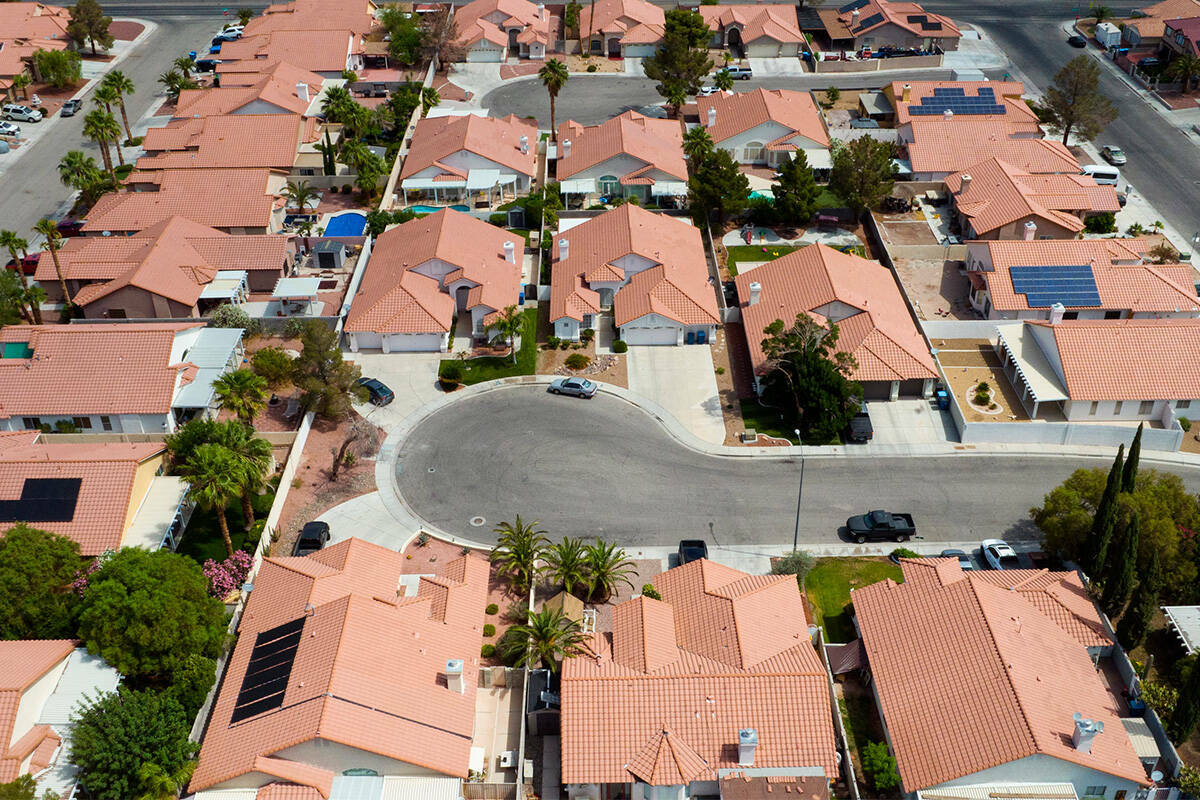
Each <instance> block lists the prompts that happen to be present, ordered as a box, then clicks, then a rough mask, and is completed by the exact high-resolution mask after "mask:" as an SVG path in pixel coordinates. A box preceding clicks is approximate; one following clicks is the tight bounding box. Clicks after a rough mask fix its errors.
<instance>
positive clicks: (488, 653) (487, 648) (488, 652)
mask: <svg viewBox="0 0 1200 800" xmlns="http://www.w3.org/2000/svg"><path fill="white" fill-rule="evenodd" d="M479 655H481V656H483V657H484V658H491V657H492V656H494V655H496V645H494V644H485V645H484V646H483V647H481V648H479Z"/></svg>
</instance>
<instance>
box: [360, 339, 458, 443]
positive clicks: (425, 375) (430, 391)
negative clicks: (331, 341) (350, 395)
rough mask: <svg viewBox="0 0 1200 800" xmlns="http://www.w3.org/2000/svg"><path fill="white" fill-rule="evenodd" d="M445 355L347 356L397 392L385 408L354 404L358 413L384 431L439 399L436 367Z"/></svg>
mask: <svg viewBox="0 0 1200 800" xmlns="http://www.w3.org/2000/svg"><path fill="white" fill-rule="evenodd" d="M445 357H446V354H445V353H346V354H345V359H346V360H347V361H353V362H354V363H356V364H358V365H359V366H360V367H362V374H363V375H364V376H366V377H368V378H378V379H379V380H381V381H383V382H384V383H385V384H387V386H388V388H390V389H391V390H392V391H393V392H395V393H396V399H395V400H393V401H392V402H391V403H389V404H388V405H386V406H373V405H371V404H370V403H362V404H357V405H355V406H354V407H355V409H356V410H357V411H358V413H360V414H362V415H363V416H364V417H366V418H367V419H369V420H370V421H371V422H373V423H374V424H375V425H377V426H379V427H380V428H382V429H383V430H384V431H390V430H391V429H392V427H393V426H394V425H396V424H397V423H398V422H400V420H402V419H404V418H405V417H407V416H408V415H409V414H411V413H412V412H414V411H416V410H417V409H418V408H420V407H421V406H423V405H425V404H426V403H428V402H430V401H431V400H434V399H436V398H438V397H440V396H441V395H442V394H443V392H442V390H441V389H439V388H438V385H437V374H438V364H439V363H440V362H441V361H442V359H443V358H445Z"/></svg>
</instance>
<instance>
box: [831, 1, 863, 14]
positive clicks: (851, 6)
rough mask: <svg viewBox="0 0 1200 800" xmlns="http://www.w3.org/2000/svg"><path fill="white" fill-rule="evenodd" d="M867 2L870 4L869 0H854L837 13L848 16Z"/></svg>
mask: <svg viewBox="0 0 1200 800" xmlns="http://www.w3.org/2000/svg"><path fill="white" fill-rule="evenodd" d="M869 2H870V0H854V1H853V2H851V3H846V5H844V6H842V7H841V8H839V9H838V13H839V14H849V13H850V12H851V11H857V10H858V9H860V8H862V7H863V6H865V5H866V4H867V3H869Z"/></svg>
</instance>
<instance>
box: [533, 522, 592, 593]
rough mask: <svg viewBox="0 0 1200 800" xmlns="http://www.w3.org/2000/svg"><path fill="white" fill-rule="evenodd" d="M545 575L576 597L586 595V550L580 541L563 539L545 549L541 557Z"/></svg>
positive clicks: (569, 538) (587, 578)
mask: <svg viewBox="0 0 1200 800" xmlns="http://www.w3.org/2000/svg"><path fill="white" fill-rule="evenodd" d="M542 559H543V560H544V561H545V562H546V575H547V576H548V577H549V578H550V580H552V581H553V582H554V583H557V584H560V585H561V586H562V587H563V589H565V590H567V591H568V592H570V593H571V594H573V595H575V596H576V597H580V598H583V597H586V596H587V594H588V580H589V577H590V576H589V574H588V562H587V550H586V548H585V547H584V545H583V541H582V540H581V539H572V538H571V537H569V536H568V537H566V538H564V539H563V540H562V541H561V542H558V543H557V544H552V545H550V546H549V547H547V548H546V550H545V552H544V553H543V555H542Z"/></svg>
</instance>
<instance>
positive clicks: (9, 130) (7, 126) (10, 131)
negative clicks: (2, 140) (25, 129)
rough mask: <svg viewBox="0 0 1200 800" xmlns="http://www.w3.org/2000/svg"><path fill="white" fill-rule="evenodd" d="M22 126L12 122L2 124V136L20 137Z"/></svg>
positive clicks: (0, 132)
mask: <svg viewBox="0 0 1200 800" xmlns="http://www.w3.org/2000/svg"><path fill="white" fill-rule="evenodd" d="M20 135H21V126H20V125H15V124H13V123H11V122H0V136H20Z"/></svg>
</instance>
